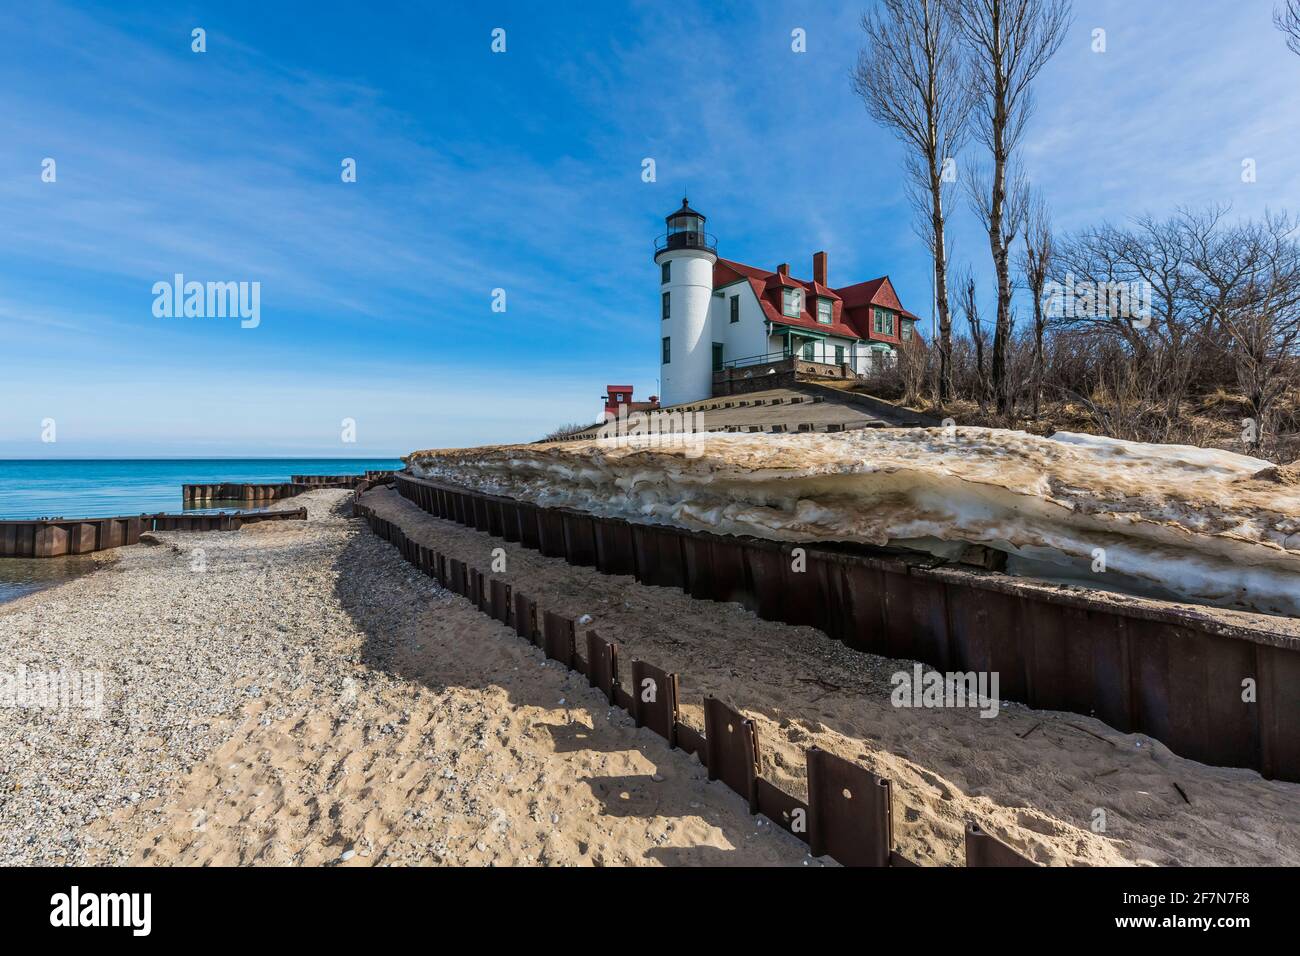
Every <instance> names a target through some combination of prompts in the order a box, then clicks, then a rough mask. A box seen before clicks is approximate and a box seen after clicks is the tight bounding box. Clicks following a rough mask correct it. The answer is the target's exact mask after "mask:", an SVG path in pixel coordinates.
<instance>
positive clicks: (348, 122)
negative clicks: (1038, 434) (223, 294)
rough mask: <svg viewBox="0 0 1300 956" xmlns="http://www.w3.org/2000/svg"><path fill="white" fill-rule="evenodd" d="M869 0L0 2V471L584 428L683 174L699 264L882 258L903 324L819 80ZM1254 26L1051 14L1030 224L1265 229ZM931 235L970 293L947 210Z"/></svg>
mask: <svg viewBox="0 0 1300 956" xmlns="http://www.w3.org/2000/svg"><path fill="white" fill-rule="evenodd" d="M869 5H870V3H869V2H867V3H846V4H838V3H833V2H826V0H821V2H816V3H813V2H807V3H756V4H746V3H723V2H716V0H715V2H700V3H688V2H680V0H679V2H674V3H671V4H665V3H662V2H660V3H650V2H646V3H629V4H619V3H613V2H603V3H560V4H538V3H535V2H521V3H478V4H473V5H460V4H457V5H452V4H440V5H437V6H435V5H431V4H426V3H418V4H417V3H410V4H402V3H394V4H387V5H384V6H383V8H382V12H380V10H379V9H378V8H376V9H375V11H374V12H371V11H369V10H367V6H368V5H366V4H356V3H346V4H332V3H313V4H310V5H307V4H289V3H266V2H260V3H256V4H251V3H238V2H221V3H211V4H186V3H174V2H169V3H125V4H124V3H104V4H93V3H81V4H76V5H64V4H55V3H44V2H40V0H37V2H34V3H32V4H25V5H21V6H19V5H13V4H8V5H5V7H4V9H3V10H0V457H46V456H97V455H105V454H114V455H191V454H203V455H221V454H236V455H239V454H253V455H260V454H265V455H277V454H303V455H371V454H376V455H379V454H392V453H401V452H406V451H409V450H411V449H413V448H423V447H433V446H454V445H472V444H480V443H485V442H496V441H513V440H526V439H530V438H535V437H538V436H540V435H541V434H543V433H545V432H546V431H548V430H549V429H550V428H551V427H553V426H554V425H557V424H560V423H564V422H570V421H590V420H592V419H593V418H594V417H595V416H596V415H597V413H598V411H599V407H600V404H599V402H598V400H597V397H598V396H599V395H600V394H601V392H602V390H603V387H604V385H605V384H606V383H607V382H619V383H627V382H631V383H633V384H634V385H635V387H636V391H637V393H638V394H639V395H641V396H644V395H648V394H650V393H652V392H654V391H656V389H657V382H656V376H657V374H658V341H659V339H658V335H659V332H658V316H657V304H658V293H659V288H658V274H657V271H656V269H655V267H654V265H653V263H652V261H651V241H652V239H653V237H654V235H655V234H656V232H658V231H660V230H661V229H662V227H663V216H664V215H666V214H667V213H668V212H670V211H671V210H672V209H673V208H675V207H676V205H677V203H678V202H679V200H680V198H681V196H682V193H683V191H684V190H688V191H689V194H690V196H691V199H692V204H693V205H696V206H697V207H699V208H700V209H702V210H703V211H704V212H705V213H707V214H708V216H709V226H710V228H711V231H713V232H714V233H715V234H716V235H717V236H718V241H719V249H720V252H721V254H722V255H724V256H726V257H728V258H733V259H739V260H741V261H745V262H750V263H752V264H754V265H759V266H764V267H767V268H773V267H775V265H776V264H777V263H779V262H789V263H791V265H792V268H793V270H794V272H795V273H796V274H797V275H801V276H807V275H808V274H809V273H810V272H811V256H812V253H813V252H814V251H816V250H818V249H826V250H827V251H828V252H829V256H830V277H831V282H832V284H833V285H844V284H848V283H850V282H856V281H861V280H864V279H868V278H872V277H874V276H877V275H880V274H885V273H887V274H889V275H890V276H891V277H892V279H893V281H894V284H895V286H896V288H897V289H898V290H899V293H900V295H901V297H902V299H903V302H904V304H905V305H907V306H908V307H909V308H910V309H912V310H913V311H915V312H917V313H918V314H920V315H923V316H928V315H929V314H930V309H929V297H930V288H929V278H928V275H929V261H928V258H927V257H926V255H925V253H924V250H923V248H922V247H921V245H920V243H919V242H918V240H917V239H916V236H915V233H914V231H913V227H912V223H911V219H910V211H909V207H908V205H907V202H906V200H905V197H904V193H903V188H902V179H901V176H900V169H901V163H900V150H899V147H898V146H897V145H896V144H895V142H894V141H893V140H892V139H891V138H890V137H889V136H888V135H887V134H886V133H885V132H884V131H882V130H880V129H878V128H877V127H875V126H874V125H872V124H871V122H870V121H869V119H868V117H867V116H866V114H865V112H864V110H863V109H862V106H861V104H860V102H859V101H858V100H857V99H856V98H855V96H854V95H853V93H852V91H851V89H850V87H849V81H848V72H849V69H850V68H851V66H852V64H853V62H854V60H855V58H856V54H857V50H858V47H859V44H860V41H859V37H860V31H859V29H858V25H857V22H858V18H859V16H860V15H861V12H862V10H863V9H864V8H865V7H866V6H869ZM1271 6H1272V4H1271V3H1270V2H1267V0H1264V2H1257V0H1246V2H1238V3H1231V4H1229V3H1223V2H1218V0H1179V2H1176V3H1175V2H1173V0H1168V2H1159V3H1158V2H1151V0H1147V2H1141V3H1134V2H1110V0H1097V2H1076V4H1075V12H1076V15H1075V22H1074V27H1073V29H1072V30H1071V32H1070V34H1069V36H1068V37H1067V39H1066V42H1065V45H1064V47H1063V48H1062V50H1061V52H1060V53H1059V54H1058V55H1057V57H1056V59H1055V60H1054V61H1053V62H1052V63H1051V65H1050V66H1049V67H1048V69H1047V70H1046V71H1045V72H1044V74H1043V76H1042V78H1041V81H1040V83H1039V86H1038V90H1037V101H1038V109H1037V114H1036V116H1035V118H1034V120H1033V121H1032V123H1031V126H1030V129H1029V132H1028V136H1027V139H1026V142H1025V148H1024V154H1023V158H1024V164H1025V167H1026V170H1027V172H1028V175H1029V177H1030V178H1031V180H1032V181H1033V182H1034V184H1035V185H1037V186H1038V187H1039V188H1041V189H1042V190H1043V192H1044V194H1045V195H1046V197H1047V199H1048V202H1049V203H1050V205H1051V208H1052V211H1053V215H1054V218H1055V221H1056V223H1057V225H1058V226H1061V227H1064V228H1076V227H1079V226H1083V225H1086V224H1088V223H1092V222H1096V221H1099V220H1100V219H1103V218H1107V217H1109V218H1113V219H1122V218H1124V217H1125V216H1128V215H1133V214H1137V213H1140V212H1152V213H1156V214H1166V213H1168V212H1170V211H1172V210H1173V209H1174V208H1175V207H1176V206H1177V205H1179V204H1191V205H1200V204H1204V203H1207V202H1212V201H1229V202H1232V203H1233V204H1234V209H1235V210H1236V211H1237V212H1238V213H1243V214H1252V213H1257V212H1259V211H1262V210H1263V209H1264V208H1266V207H1267V208H1272V209H1291V210H1293V211H1300V57H1296V56H1294V55H1292V54H1290V53H1289V52H1288V51H1287V50H1286V47H1285V44H1284V42H1283V38H1282V36H1281V35H1280V34H1278V33H1277V32H1276V31H1275V30H1274V29H1273V28H1272V26H1271V23H1270V16H1271ZM460 7H469V9H456V8H460ZM195 27H202V28H204V29H205V30H206V31H207V52H206V53H202V54H196V53H193V52H191V49H190V44H191V30H192V29H194V28H195ZM497 27H500V28H503V29H505V30H506V44H507V52H506V53H504V54H494V53H492V52H491V50H490V43H491V31H492V30H493V29H494V28H497ZM796 27H799V28H802V29H804V30H806V32H807V52H806V53H803V54H797V53H794V52H792V51H791V38H790V32H791V30H792V29H794V28H796ZM1097 27H1101V28H1104V29H1105V30H1106V31H1107V36H1106V39H1107V50H1106V52H1105V53H1104V54H1098V53H1094V52H1092V49H1091V43H1092V36H1091V34H1092V31H1093V29H1094V28H1097ZM45 157H51V158H54V159H55V161H56V163H57V167H56V168H57V181H56V182H55V183H44V182H42V181H41V175H40V174H41V163H42V160H43V159H44V158H45ZM344 157H352V158H355V160H356V162H357V182H356V183H343V182H342V181H341V180H340V162H341V160H342V159H343V158H344ZM646 157H652V158H653V159H654V160H655V162H656V169H657V182H654V183H645V182H643V181H642V179H641V168H642V167H641V163H642V160H643V159H644V158H646ZM975 158H978V157H977V152H976V150H975V148H972V149H970V150H968V155H967V156H963V157H961V158H959V169H960V168H961V164H962V163H965V162H966V161H967V160H968V159H975ZM1245 158H1252V159H1254V160H1255V161H1256V169H1257V181H1256V182H1254V183H1243V182H1242V181H1241V162H1242V160H1243V159H1245ZM952 228H953V238H954V250H953V251H954V256H955V259H956V262H957V264H958V265H962V264H964V263H966V262H970V263H971V264H972V265H973V266H974V267H975V268H976V269H977V272H978V273H980V274H981V275H987V272H988V269H987V259H988V252H987V245H986V243H985V242H984V241H983V239H982V237H981V236H980V235H979V233H978V231H977V229H976V227H975V224H974V222H973V221H972V219H971V217H970V215H969V213H967V211H966V210H965V208H958V209H957V210H956V211H955V212H954V216H953V222H952ZM178 272H179V273H183V274H185V276H186V277H187V278H189V279H198V280H201V281H208V280H212V281H249V282H251V281H257V282H260V283H261V324H260V325H259V326H258V327H257V328H255V329H241V328H240V325H239V322H238V321H237V320H232V319H194V318H191V319H185V318H156V317H155V316H154V315H153V313H152V305H153V295H152V292H151V289H152V286H153V284H154V283H155V282H158V281H170V279H171V277H172V276H173V274H175V273H178ZM494 288H503V289H505V290H506V296H507V298H506V304H507V310H506V312H504V313H496V312H493V311H492V309H491V303H492V290H493V289H494ZM47 418H52V419H54V420H55V422H56V426H57V438H58V440H57V442H55V443H54V444H47V443H42V442H41V441H40V435H41V422H42V420H43V419H47ZM344 418H351V419H354V420H355V421H356V437H357V441H356V442H355V443H353V444H346V443H343V442H342V441H341V440H340V434H341V422H342V420H343V419H344Z"/></svg>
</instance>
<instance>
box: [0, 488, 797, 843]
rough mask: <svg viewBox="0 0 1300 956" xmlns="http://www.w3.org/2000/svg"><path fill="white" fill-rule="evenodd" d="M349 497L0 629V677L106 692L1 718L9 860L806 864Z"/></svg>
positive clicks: (169, 538)
mask: <svg viewBox="0 0 1300 956" xmlns="http://www.w3.org/2000/svg"><path fill="white" fill-rule="evenodd" d="M349 497H350V495H349V493H347V492H339V491H319V492H312V493H309V494H307V495H303V496H300V497H299V498H296V499H293V500H292V502H286V506H289V504H292V506H293V507H297V506H298V505H299V504H300V503H305V504H306V506H307V508H308V509H309V514H310V520H309V521H308V522H307V523H305V524H303V523H298V522H284V523H275V524H265V525H256V526H251V527H249V528H245V529H244V530H242V531H239V532H236V533H226V534H221V533H208V534H159V535H157V537H158V538H159V539H160V541H161V542H162V544H160V545H156V546H152V547H150V546H139V547H133V548H127V549H122V550H119V551H117V552H113V553H111V555H105V556H103V558H102V560H103V561H104V567H103V568H102V569H101V570H100V571H98V572H96V573H95V574H92V575H90V576H88V577H86V578H82V579H80V580H77V581H73V582H70V583H68V584H65V585H63V586H61V587H58V588H55V589H51V590H49V591H45V592H42V593H39V594H35V595H31V596H29V597H26V598H22V599H20V600H18V601H16V602H13V603H12V604H9V605H5V606H4V607H0V670H3V671H5V672H12V671H13V669H14V668H15V667H16V666H17V665H19V664H26V665H27V666H28V667H29V669H34V668H37V667H39V668H44V669H47V670H54V669H58V668H61V667H66V668H70V669H87V670H102V671H103V672H104V681H105V690H106V696H107V706H106V708H105V713H104V715H103V717H102V718H101V719H98V720H96V719H89V718H87V717H84V716H82V715H80V714H76V713H58V712H45V711H37V710H30V709H26V710H25V709H6V710H0V735H2V736H3V737H4V739H5V740H6V741H7V742H8V743H9V746H7V748H6V753H5V754H4V756H3V758H2V759H0V864H5V865H12V864H57V863H92V864H121V863H132V862H135V863H143V864H163V865H166V864H203V863H214V864H270V865H282V864H302V865H336V864H337V865H348V866H357V865H373V864H430V865H490V864H496V865H506V864H546V865H583V864H593V865H599V864H606V865H610V864H617V865H627V864H674V863H709V864H750V865H761V864H771V865H801V864H804V863H808V864H809V865H820V861H814V860H810V858H809V857H808V856H807V852H806V848H805V847H804V846H803V844H801V843H799V842H798V841H796V840H794V839H793V838H791V837H789V836H788V835H786V834H784V833H782V832H779V831H778V832H775V833H773V832H772V831H773V829H774V828H773V827H771V826H770V825H769V824H767V823H766V822H765V821H762V820H759V819H755V818H752V817H750V816H749V814H748V812H747V809H746V807H745V806H744V804H743V802H742V801H740V799H739V798H738V797H736V796H735V795H734V794H733V793H731V792H730V791H729V790H726V789H725V788H724V787H723V786H722V785H720V784H717V783H713V784H711V783H709V782H708V781H707V780H706V774H705V771H704V769H703V768H702V767H700V766H699V765H698V764H697V763H695V762H694V761H691V760H688V759H686V758H685V757H684V756H683V755H681V754H680V753H679V754H672V753H670V752H668V751H667V750H666V749H665V748H664V747H663V746H662V744H661V742H660V741H659V740H658V738H656V737H654V736H653V735H652V734H651V733H650V732H649V731H644V730H638V729H636V728H635V727H634V726H633V725H632V723H631V721H630V719H629V718H627V717H626V716H625V715H623V713H622V712H621V711H619V710H617V709H615V710H613V711H611V710H610V708H609V707H608V706H607V705H606V704H605V702H604V700H603V698H601V697H600V696H599V695H597V694H595V693H594V692H593V691H591V690H590V688H588V687H586V685H585V682H583V681H581V680H580V679H579V678H577V677H576V676H575V675H572V674H570V673H568V672H566V671H563V670H561V669H557V668H555V667H554V666H544V665H543V658H542V656H541V653H540V652H539V651H537V650H535V649H533V648H530V647H528V646H527V645H526V644H524V643H522V642H520V641H518V640H517V639H516V638H514V637H513V635H512V634H511V633H510V632H508V631H506V630H505V629H504V628H502V627H501V626H500V625H497V624H495V623H493V622H491V621H489V620H487V619H486V618H484V617H483V616H482V615H480V614H479V613H478V612H477V611H474V610H472V609H471V608H470V607H469V606H468V605H467V604H465V603H464V602H463V601H461V600H460V599H458V598H453V597H451V596H450V595H448V594H446V593H445V592H442V591H441V590H440V589H439V588H438V586H437V585H436V584H435V583H433V582H431V581H430V580H429V579H428V578H426V577H424V576H422V575H420V574H418V573H416V572H415V571H414V570H413V569H412V568H411V567H410V566H409V565H407V564H406V562H404V561H402V560H401V559H400V558H399V557H398V556H397V554H396V552H395V551H394V550H393V549H392V548H391V547H390V546H389V545H387V544H386V543H384V542H382V541H379V540H378V539H377V538H375V537H374V536H373V535H371V534H370V533H369V532H368V531H365V530H363V529H362V527H361V523H360V522H358V521H355V520H351V519H349V518H347V517H346V514H347V512H348V510H349V506H348V504H347V502H348V499H349ZM200 549H201V550H202V551H203V552H204V560H205V565H206V570H204V571H195V570H193V568H194V567H195V557H196V552H197V551H198V550H200Z"/></svg>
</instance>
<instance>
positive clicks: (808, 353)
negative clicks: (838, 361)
mask: <svg viewBox="0 0 1300 956" xmlns="http://www.w3.org/2000/svg"><path fill="white" fill-rule="evenodd" d="M816 347H817V343H816V342H805V343H804V344H803V360H804V361H805V362H811V361H813V356H814V355H815V354H816V352H814V351H813V350H814V349H815V348H816Z"/></svg>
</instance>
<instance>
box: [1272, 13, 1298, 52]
mask: <svg viewBox="0 0 1300 956" xmlns="http://www.w3.org/2000/svg"><path fill="white" fill-rule="evenodd" d="M1273 24H1274V25H1275V26H1276V27H1277V28H1278V29H1279V30H1281V31H1282V32H1283V33H1285V34H1286V45H1287V46H1288V47H1289V48H1290V50H1291V52H1292V53H1294V54H1295V55H1296V56H1300V0H1286V3H1285V4H1283V5H1282V6H1280V7H1278V8H1277V9H1276V10H1274V11H1273Z"/></svg>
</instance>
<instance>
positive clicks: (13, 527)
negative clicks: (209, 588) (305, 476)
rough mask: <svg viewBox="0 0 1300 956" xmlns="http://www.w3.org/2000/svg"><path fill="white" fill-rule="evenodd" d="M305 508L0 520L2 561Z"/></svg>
mask: <svg viewBox="0 0 1300 956" xmlns="http://www.w3.org/2000/svg"><path fill="white" fill-rule="evenodd" d="M306 520H307V509H306V508H295V509H294V510H292V511H265V512H254V513H243V512H223V513H220V514H190V515H187V514H164V513H159V514H141V515H127V516H125V517H116V518H40V519H36V520H33V521H0V558H60V557H64V556H65V555H69V554H90V553H91V552H93V551H107V550H108V549H110V548H121V547H123V546H125V545H128V544H138V543H139V542H140V535H142V534H144V533H146V532H148V531H238V530H239V529H240V528H241V527H242V526H243V525H246V524H256V523H258V522H260V521H306Z"/></svg>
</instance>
